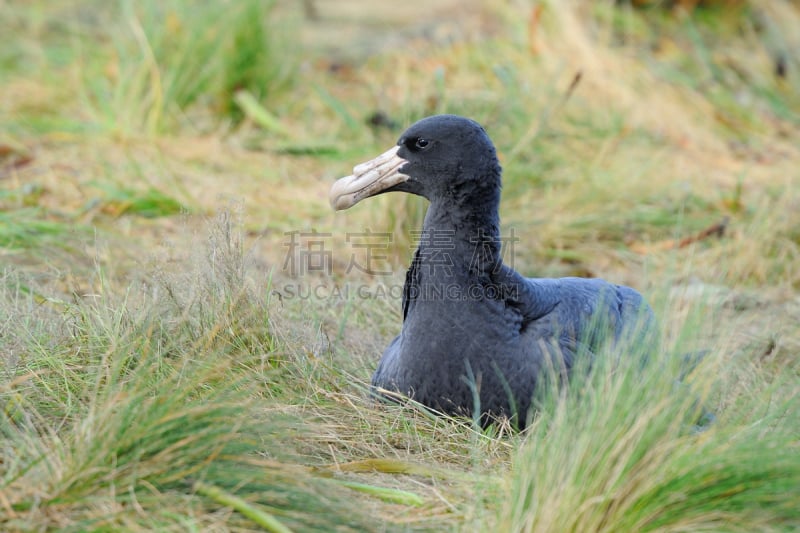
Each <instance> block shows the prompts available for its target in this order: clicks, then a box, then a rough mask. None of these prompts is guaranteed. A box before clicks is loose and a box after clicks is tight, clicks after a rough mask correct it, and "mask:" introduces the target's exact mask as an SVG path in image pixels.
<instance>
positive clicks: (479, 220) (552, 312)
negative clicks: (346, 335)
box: [331, 115, 653, 425]
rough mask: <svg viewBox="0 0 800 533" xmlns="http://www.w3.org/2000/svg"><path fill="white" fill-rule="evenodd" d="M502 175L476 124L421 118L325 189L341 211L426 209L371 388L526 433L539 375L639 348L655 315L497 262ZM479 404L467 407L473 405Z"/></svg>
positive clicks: (582, 282) (588, 288)
mask: <svg viewBox="0 0 800 533" xmlns="http://www.w3.org/2000/svg"><path fill="white" fill-rule="evenodd" d="M500 187H501V169H500V164H499V162H498V160H497V155H496V153H495V148H494V145H493V144H492V142H491V140H490V139H489V137H488V136H487V135H486V132H485V131H484V129H483V128H482V127H481V126H480V125H479V124H478V123H476V122H474V121H472V120H469V119H466V118H462V117H458V116H454V115H439V116H433V117H428V118H425V119H423V120H420V121H419V122H417V123H416V124H414V125H412V126H411V127H410V128H409V129H408V130H406V132H405V133H403V135H402V136H401V137H400V140H399V141H398V142H397V146H395V147H393V148H392V149H390V150H388V151H387V152H385V153H384V154H382V155H380V156H378V157H377V158H375V159H374V160H372V161H369V162H367V163H364V164H362V165H358V166H356V167H355V168H354V169H353V175H352V176H348V177H346V178H342V179H340V180H339V181H337V182H336V183H335V184H334V186H333V187H332V189H331V205H332V206H333V207H334V208H335V209H337V210H338V209H347V208H349V207H351V206H352V205H354V204H355V203H357V202H358V201H360V200H362V199H364V198H367V197H370V196H374V195H377V194H381V193H384V192H390V191H402V192H408V193H411V194H417V195H420V196H424V197H425V198H427V199H428V200H429V201H430V207H429V208H428V212H427V214H426V216H425V223H424V227H423V231H422V235H421V238H420V244H419V248H418V249H417V251H416V253H415V254H414V259H413V261H412V263H411V267H410V268H409V270H408V273H407V274H406V282H405V288H404V295H403V327H402V330H401V331H400V334H399V335H398V336H397V337H396V338H395V339H394V340H393V341H392V342H391V343H390V344H389V346H388V347H387V348H386V351H385V352H384V354H383V357H382V358H381V360H380V363H379V364H378V368H377V370H376V371H375V374H374V376H373V378H372V384H373V386H374V387H376V388H378V389H386V390H389V391H394V392H400V393H402V394H404V395H407V396H409V397H411V398H413V399H414V400H416V401H418V402H420V403H422V404H424V405H426V406H428V407H431V408H433V409H436V410H439V411H442V412H444V413H448V414H454V415H465V416H474V415H476V414H480V415H481V418H482V422H483V423H487V422H488V421H489V420H491V419H492V418H494V417H498V416H506V417H509V418H512V419H516V422H517V423H518V424H519V425H525V423H526V421H527V419H528V416H530V414H531V413H530V412H529V411H530V405H531V399H532V397H533V394H534V390H535V389H536V386H537V383H540V382H541V380H542V379H543V378H544V375H543V372H547V371H548V370H547V369H550V368H556V369H557V370H558V369H563V370H565V371H568V370H569V369H570V368H571V367H572V366H573V364H574V362H575V357H576V356H585V357H592V356H593V354H594V353H596V352H597V351H598V350H600V349H601V347H602V346H603V344H604V343H605V342H606V341H610V342H615V343H618V342H619V341H621V340H623V339H634V338H636V339H640V338H641V339H643V338H644V336H645V335H646V332H647V331H648V330H652V329H653V328H652V322H653V316H652V310H651V309H650V307H649V306H648V305H647V303H645V301H644V300H643V299H642V297H641V295H640V294H639V293H638V292H636V291H635V290H633V289H631V288H629V287H624V286H620V285H614V284H611V283H607V282H605V281H602V280H599V279H581V278H562V279H529V278H525V277H523V276H522V275H520V274H519V273H517V272H516V271H514V270H513V269H512V268H510V267H509V266H508V265H506V264H504V263H503V261H502V258H501V255H500V221H499V217H498V207H499V202H500ZM476 398H477V399H478V402H479V403H478V404H477V405H476V403H475V399H476Z"/></svg>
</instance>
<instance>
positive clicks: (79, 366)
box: [0, 0, 800, 531]
mask: <svg viewBox="0 0 800 533" xmlns="http://www.w3.org/2000/svg"><path fill="white" fill-rule="evenodd" d="M436 1H437V2H438V0H436ZM234 4H235V5H234ZM623 4H624V3H623ZM703 4H704V6H702V7H698V8H697V10H696V11H694V12H693V13H692V14H691V15H680V14H678V13H676V12H673V11H670V10H665V9H663V8H662V7H659V6H655V7H654V6H650V7H648V8H647V9H633V8H630V7H628V6H625V5H620V3H616V2H614V3H612V2H603V3H586V4H578V5H571V6H569V7H565V6H563V5H561V4H560V3H557V2H541V3H536V4H535V5H536V6H541V11H536V10H535V9H538V8H535V6H529V5H524V3H517V4H513V5H512V4H502V5H501V3H497V4H487V5H486V6H485V7H484V8H483V10H482V11H477V10H456V11H452V10H449V9H445V11H443V12H446V13H448V14H452V15H453V16H454V17H456V24H454V25H452V26H447V27H450V28H451V29H452V27H453V26H455V27H456V28H460V27H463V28H465V29H464V30H463V34H460V33H458V31H460V30H458V29H456V33H455V34H449V33H446V34H445V37H444V38H441V37H440V35H439V33H437V31H430V28H422V29H420V28H417V27H416V26H414V24H413V23H408V24H410V25H409V26H407V27H405V28H404V31H407V32H408V33H403V35H404V39H405V40H404V41H403V42H404V43H405V44H404V45H403V46H392V47H388V48H380V46H379V45H380V42H379V41H380V39H377V38H375V39H376V42H374V43H370V45H369V46H367V47H364V43H363V42H361V41H360V39H361V36H362V35H366V33H362V30H363V29H364V28H372V29H374V28H376V27H377V28H378V29H379V31H378V32H377V34H380V35H385V34H386V26H385V24H386V21H387V20H390V19H391V20H392V23H393V24H394V25H395V26H401V25H402V24H405V23H404V22H402V21H401V20H399V19H397V17H396V10H393V9H389V8H388V7H386V6H382V5H381V4H380V3H376V4H369V5H368V4H364V6H362V7H361V11H359V13H358V14H357V15H353V16H350V15H347V16H345V15H344V14H341V13H338V12H334V11H331V12H328V11H327V10H328V9H333V8H329V6H327V4H323V3H320V6H319V7H320V11H321V18H320V20H318V21H312V20H303V18H302V17H303V15H302V13H301V12H300V11H299V7H296V6H294V5H291V6H290V5H284V4H283V3H274V2H258V1H255V0H253V1H250V0H247V1H244V2H235V3H233V4H230V3H225V2H216V3H208V4H202V5H200V4H197V3H191V2H186V1H183V0H173V1H170V2H166V3H163V2H162V3H158V2H151V1H146V2H119V3H112V4H107V3H102V2H97V1H94V0H70V1H68V2H61V3H58V5H56V4H54V3H52V2H44V1H38V0H35V1H31V2H22V3H20V2H17V3H11V4H8V5H4V6H3V13H4V16H3V17H0V19H2V20H0V33H2V34H3V35H4V36H8V39H7V40H8V42H9V43H10V44H9V46H6V47H4V48H3V49H2V50H0V67H2V68H0V71H1V72H0V258H2V259H1V260H0V264H2V267H0V361H1V362H2V363H1V364H0V368H2V370H3V372H2V375H0V529H2V530H4V531H6V530H7V531H33V530H36V531H41V530H66V531H109V530H114V531H117V530H123V531H152V530H181V531H182V530H215V531H245V530H247V531H250V530H268V531H287V530H289V531H313V530H320V531H330V530H353V531H364V530H367V531H373V530H375V531H476V530H486V531H791V530H795V529H798V528H800V512H799V511H798V509H797V505H796V499H797V494H798V490H799V488H800V459H798V457H800V449H799V448H798V442H800V423H798V420H800V412H798V409H799V407H800V401H798V400H800V399H798V397H797V394H798V393H797V391H798V390H800V369H799V368H798V365H797V360H798V358H797V356H798V354H800V328H798V324H800V305H799V304H798V302H800V300H798V297H800V296H798V289H800V268H798V265H800V234H798V230H797V228H798V227H800V226H799V225H798V216H797V213H798V212H800V196H798V188H797V183H798V180H799V179H800V175H798V171H797V169H798V168H800V151H798V148H797V147H798V146H800V143H798V137H799V136H800V132H799V131H798V129H797V127H798V122H797V117H798V116H800V115H798V113H797V109H799V108H800V101H798V96H797V95H798V94H800V91H798V87H800V77H798V72H800V71H798V64H797V61H796V60H795V59H793V58H792V57H791V54H789V59H788V60H787V63H786V73H785V76H784V77H780V76H777V75H776V74H775V68H776V64H775V62H774V61H775V59H774V58H775V57H777V56H776V54H779V53H781V52H785V53H788V51H791V50H792V49H793V48H792V47H793V46H794V43H796V37H795V33H796V31H794V30H795V28H796V27H797V26H798V25H800V12H799V11H798V9H797V7H796V6H793V5H791V4H789V3H786V2H780V1H778V0H774V1H773V0H769V1H766V2H758V3H756V2H741V3H739V5H738V7H736V8H730V9H729V8H727V7H719V6H718V7H716V8H714V7H713V6H712V7H707V6H706V5H705V4H713V2H704V3H703ZM438 5H439V4H437V6H438ZM426 7H428V6H426ZM431 7H435V6H431ZM341 9H345V7H342V8H341ZM354 17H355V18H354ZM356 20H357V22H356ZM382 24H383V26H382ZM330 31H333V33H334V34H335V36H336V46H334V47H332V48H331V47H329V45H325V44H320V42H323V41H322V39H323V37H324V35H325V33H326V32H330ZM351 43H358V44H359V47H358V48H357V47H356V46H355V45H353V46H352V47H351V46H350V44H351ZM372 45H375V46H372ZM362 49H369V50H370V53H368V54H367V55H364V54H359V53H358V52H352V54H351V51H352V50H362ZM578 73H579V74H580V75H578ZM378 111H379V112H381V113H383V114H385V115H386V116H387V117H388V118H389V119H390V120H391V121H394V122H395V123H396V127H395V126H392V127H386V126H385V125H374V124H373V125H370V124H368V121H369V117H370V115H372V114H373V113H374V112H378ZM434 112H453V113H459V114H463V115H469V116H472V117H474V118H476V119H477V120H479V121H480V122H481V123H482V124H484V125H485V126H486V128H487V131H488V132H489V133H490V135H491V136H492V138H493V139H494V141H495V142H496V144H497V148H498V152H499V154H500V158H501V162H502V164H503V167H504V171H505V173H504V189H503V202H502V205H501V215H502V221H503V225H504V226H503V234H504V235H510V232H511V231H512V230H513V231H514V236H515V237H516V238H518V239H519V241H518V242H516V243H515V244H514V246H513V252H514V256H513V261H514V265H515V266H516V267H517V268H518V269H519V270H520V271H522V272H523V273H525V274H528V275H574V274H579V275H597V276H602V277H605V278H607V279H609V280H611V281H614V282H619V283H627V284H631V285H633V286H635V287H636V288H638V289H640V290H641V291H643V292H644V293H645V294H646V295H647V297H648V299H649V300H650V301H651V302H652V303H653V305H654V307H655V308H656V312H657V315H658V317H659V321H660V324H661V329H662V334H663V335H662V336H663V341H662V343H661V346H660V347H659V350H658V353H657V354H655V355H653V356H652V357H651V359H650V360H649V363H648V364H647V365H644V366H641V365H639V364H636V365H634V364H632V363H630V362H631V361H638V360H639V357H637V355H638V354H636V353H626V357H623V358H622V359H619V358H616V357H612V356H611V355H612V354H606V355H608V357H605V358H600V359H599V360H598V361H599V362H598V363H597V365H596V366H595V367H594V368H593V370H592V371H591V372H587V373H586V375H583V374H579V375H577V376H576V379H574V380H573V381H571V382H570V384H569V386H567V387H563V388H552V389H549V390H546V391H544V392H542V394H541V396H540V397H539V398H538V401H539V402H540V404H541V406H542V409H541V410H540V412H539V414H538V415H537V418H536V419H535V420H534V422H533V424H532V426H531V427H530V429H529V430H527V431H526V432H524V433H522V434H520V433H515V432H513V431H512V430H511V429H510V428H509V427H507V426H505V425H502V424H498V425H496V426H493V427H490V428H488V429H486V430H482V429H479V428H476V427H474V425H473V424H472V422H471V421H470V420H451V419H446V418H441V417H436V416H432V415H431V414H430V413H428V412H427V411H425V410H424V409H421V408H418V406H415V405H413V404H411V405H402V406H400V405H378V404H375V403H374V402H372V401H371V400H370V398H369V396H368V395H367V393H366V386H367V384H368V382H369V378H370V375H371V372H372V370H373V369H374V367H375V365H376V363H377V358H378V356H379V354H380V353H381V352H382V350H383V348H384V347H385V345H386V344H387V342H388V341H389V339H391V337H392V336H393V335H395V334H396V333H397V330H398V329H399V324H400V321H401V314H400V306H399V302H398V301H396V300H395V299H393V298H391V297H388V298H387V297H386V294H389V292H388V290H389V289H390V288H391V287H392V286H393V285H394V284H397V283H402V279H403V271H404V268H405V267H406V265H407V263H408V261H409V258H410V255H411V253H412V248H413V245H414V235H413V232H414V231H415V230H418V229H419V227H420V225H421V221H422V217H423V216H424V212H425V202H424V201H423V200H421V199H419V198H412V197H398V196H392V195H387V196H385V197H380V198H376V199H373V200H371V201H369V202H365V203H364V204H363V205H360V206H359V209H355V210H352V211H348V212H346V213H337V214H334V213H332V212H331V210H330V208H329V206H328V205H327V191H328V189H329V186H330V184H331V183H332V181H333V179H334V178H336V177H338V176H341V175H345V174H347V173H349V172H350V169H351V168H352V166H353V165H355V164H357V163H359V162H362V161H364V160H366V159H368V158H371V157H373V156H374V155H376V154H378V153H380V152H381V151H383V150H385V149H386V148H387V147H388V146H390V145H392V144H393V143H394V142H396V138H397V135H398V134H399V133H400V131H401V129H402V128H403V127H404V126H405V125H406V124H408V123H410V122H412V121H413V120H415V119H417V118H420V117H422V116H425V115H427V114H430V113H434ZM213 213H216V215H214V214H213ZM722 220H726V221H727V225H726V227H725V231H724V232H723V233H722V234H721V235H720V234H714V235H705V236H701V237H697V236H698V235H703V233H702V232H703V231H704V230H706V229H708V228H710V227H713V225H715V224H718V223H720V222H721V221H722ZM367 229H369V230H371V231H373V232H389V233H390V234H391V235H392V240H391V242H390V243H388V246H387V247H386V248H385V249H381V250H379V251H378V253H379V254H381V255H386V259H385V263H386V265H388V267H389V268H390V269H391V270H392V272H393V274H392V275H391V276H386V277H382V276H381V277H378V276H369V275H367V274H364V273H361V272H358V271H356V270H353V269H350V271H347V265H348V263H349V260H350V259H351V256H352V255H353V254H357V253H358V250H357V249H356V248H354V247H353V243H352V242H350V241H348V240H347V239H346V233H347V232H363V231H365V230H367ZM311 230H316V231H317V232H320V233H322V234H329V236H327V237H324V238H323V241H324V247H325V250H326V251H329V252H330V259H331V264H330V265H329V266H330V275H328V274H327V273H325V272H315V273H311V274H308V275H306V276H301V277H293V276H292V274H291V273H290V272H287V271H285V269H284V268H283V266H284V265H285V262H286V259H287V256H286V254H287V253H288V251H289V250H288V248H287V238H288V237H287V233H290V232H293V231H300V232H310V231H311ZM356 259H363V257H361V256H358V257H357V258H356ZM507 259H508V258H507ZM346 284H349V285H350V286H351V287H357V286H364V287H367V288H369V290H370V291H372V292H370V295H371V296H370V297H359V296H357V295H355V294H353V293H351V294H349V295H347V294H346V293H336V292H335V290H336V289H342V288H343V287H344V286H345V285H346ZM298 288H304V289H306V292H299V291H298ZM314 288H317V289H320V290H319V291H318V292H316V293H315V292H313V291H310V292H309V291H308V289H314ZM303 294H304V295H305V296H302V295H303ZM380 295H383V296H380ZM697 352H705V353H707V355H706V356H705V358H704V359H703V360H702V362H701V363H700V364H699V365H698V366H697V368H696V369H695V370H694V371H693V372H692V373H691V374H690V375H689V376H687V377H686V379H684V380H683V381H682V382H680V383H679V382H677V381H676V380H675V379H673V378H674V376H675V375H677V374H679V373H680V372H681V368H680V362H681V361H682V359H683V356H684V355H685V354H688V353H697ZM612 362H613V363H614V364H612ZM702 409H708V410H710V411H712V412H713V413H714V414H715V415H716V417H717V420H716V422H714V423H713V424H711V425H708V426H706V427H703V428H697V427H695V426H696V425H697V421H698V419H699V418H700V416H701V410H702ZM698 429H700V431H698Z"/></svg>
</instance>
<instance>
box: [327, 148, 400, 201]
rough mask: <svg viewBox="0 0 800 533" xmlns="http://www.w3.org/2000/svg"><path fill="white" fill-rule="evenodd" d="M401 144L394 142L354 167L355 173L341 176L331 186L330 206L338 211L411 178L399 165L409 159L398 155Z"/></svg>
mask: <svg viewBox="0 0 800 533" xmlns="http://www.w3.org/2000/svg"><path fill="white" fill-rule="evenodd" d="M399 149H400V146H395V147H393V148H391V149H389V150H387V151H385V152H384V153H382V154H381V155H379V156H378V157H376V158H375V159H372V160H371V161H367V162H366V163H361V164H360V165H356V166H355V167H353V175H352V176H346V177H344V178H340V179H339V180H337V181H336V183H334V184H333V187H331V193H330V200H331V207H333V208H334V209H335V210H336V211H341V210H342V209H348V208H350V207H353V206H354V205H356V204H357V203H358V202H360V201H361V200H363V199H364V198H368V197H370V196H375V195H376V194H378V193H379V192H381V191H384V190H386V189H388V188H389V187H394V186H395V185H397V184H398V183H403V182H404V181H407V180H408V178H409V177H408V176H407V175H405V174H402V173H401V172H400V168H401V167H402V166H403V165H405V164H406V163H408V161H406V160H405V159H403V158H402V157H400V156H399V155H397V151H398V150H399Z"/></svg>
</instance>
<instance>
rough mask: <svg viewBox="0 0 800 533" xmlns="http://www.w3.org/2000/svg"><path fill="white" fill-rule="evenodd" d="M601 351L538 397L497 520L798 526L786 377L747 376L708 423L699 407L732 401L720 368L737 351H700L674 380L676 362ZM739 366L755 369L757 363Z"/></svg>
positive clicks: (799, 477)
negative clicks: (641, 360)
mask: <svg viewBox="0 0 800 533" xmlns="http://www.w3.org/2000/svg"><path fill="white" fill-rule="evenodd" d="M669 357H670V360H674V361H676V363H677V362H679V361H681V357H680V356H677V355H670V356H669ZM612 361H614V360H613V359H612V358H602V359H598V360H597V361H596V363H599V364H598V365H597V366H596V367H595V368H593V370H592V372H591V373H589V374H588V377H586V378H582V377H581V375H580V374H577V375H574V378H573V380H572V381H571V382H570V384H569V386H568V387H567V388H566V389H565V390H560V391H554V392H553V393H552V394H549V395H547V396H546V397H545V398H544V400H543V405H544V406H545V408H544V409H543V410H542V412H541V413H540V417H539V419H538V420H537V421H536V423H535V425H534V426H533V427H532V429H531V432H530V434H529V435H528V436H527V438H526V442H524V443H523V445H522V446H521V447H520V449H519V450H518V451H517V452H516V453H515V457H514V464H513V466H512V469H511V472H510V475H509V477H508V484H507V493H506V498H505V499H504V504H503V506H502V510H501V512H500V513H499V515H498V527H499V530H502V531H609V532H610V531H784V530H788V529H792V528H794V527H797V526H798V525H800V512H799V511H798V509H797V506H796V502H795V499H796V494H797V488H798V487H800V461H798V459H797V452H798V448H797V437H798V431H800V427H799V426H798V425H797V420H798V416H800V411H798V402H797V391H796V390H792V388H791V378H789V379H787V380H778V381H779V382H780V383H777V382H773V383H767V382H763V381H758V382H754V383H751V386H750V387H749V390H748V391H747V392H743V391H742V392H740V394H741V396H742V397H741V398H739V399H738V400H737V401H736V404H737V405H736V407H735V408H734V407H731V408H729V409H725V410H723V411H717V415H718V416H719V419H718V420H716V421H714V422H711V423H709V421H708V419H707V418H704V416H703V414H704V410H705V409H706V408H708V407H709V406H711V407H712V410H716V409H717V404H716V403H715V402H716V401H717V400H715V398H717V399H718V398H720V395H722V396H723V397H725V398H726V401H731V399H732V398H731V396H732V395H735V394H736V391H735V390H734V389H732V388H731V387H730V386H729V385H730V383H729V382H728V380H727V378H728V376H730V375H734V374H737V373H738V371H737V370H736V369H735V368H731V367H736V366H740V365H742V362H741V361H738V362H737V361H735V360H731V358H730V357H729V355H728V354H726V353H723V352H721V351H720V352H717V353H714V354H710V355H707V356H706V358H705V360H704V361H703V362H702V363H701V364H700V367H699V368H698V369H697V370H695V372H694V373H693V374H692V375H691V376H689V377H688V379H687V381H686V382H683V383H681V382H677V381H673V380H672V379H669V378H668V376H678V375H679V372H678V371H677V367H676V365H675V364H669V363H666V364H665V363H664V362H663V361H659V362H653V361H651V362H650V363H648V365H647V366H646V367H645V368H640V367H639V366H638V364H630V363H628V364H626V363H625V361H616V362H612ZM628 361H630V360H628ZM747 366H748V368H747V369H746V372H745V373H746V374H747V375H749V376H750V379H753V378H755V376H757V375H758V372H757V370H756V369H755V368H754V367H752V365H747ZM670 367H671V368H670ZM787 370H788V371H789V373H791V371H790V369H788V368H787ZM770 401H772V402H774V403H773V405H772V406H771V408H769V409H767V410H764V409H763V406H765V405H767V404H768V403H769V402H770ZM698 422H701V423H700V424H698Z"/></svg>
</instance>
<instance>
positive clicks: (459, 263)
mask: <svg viewBox="0 0 800 533" xmlns="http://www.w3.org/2000/svg"><path fill="white" fill-rule="evenodd" d="M498 206H499V191H498V193H497V194H484V195H480V197H479V198H477V199H472V200H471V201H468V202H462V203H454V202H453V201H452V199H449V200H443V201H433V202H432V203H431V205H430V207H429V208H428V212H427V213H426V215H425V223H424V225H423V229H422V233H421V234H420V239H419V260H420V261H421V262H422V263H423V264H428V265H433V266H434V267H435V266H437V265H438V266H441V267H442V269H441V270H440V272H441V273H442V274H444V275H445V276H447V273H448V269H447V268H445V267H448V266H449V267H452V271H453V272H455V273H456V274H457V273H464V274H467V275H469V276H475V275H482V274H486V273H489V272H491V271H493V270H495V269H497V268H498V267H499V266H500V264H501V262H502V259H501V253H500V251H501V240H500V220H499V217H498V214H497V212H498ZM435 270H436V269H435V268H434V271H435Z"/></svg>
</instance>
